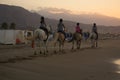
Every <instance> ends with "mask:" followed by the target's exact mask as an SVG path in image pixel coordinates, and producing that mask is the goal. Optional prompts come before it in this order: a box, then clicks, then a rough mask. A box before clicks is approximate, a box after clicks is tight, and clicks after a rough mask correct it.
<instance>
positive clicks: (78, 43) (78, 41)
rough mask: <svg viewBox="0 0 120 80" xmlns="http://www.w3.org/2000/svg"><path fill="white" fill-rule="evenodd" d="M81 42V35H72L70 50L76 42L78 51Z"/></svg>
mask: <svg viewBox="0 0 120 80" xmlns="http://www.w3.org/2000/svg"><path fill="white" fill-rule="evenodd" d="M81 40H82V35H81V34H80V33H77V32H75V33H73V39H72V49H74V44H75V42H76V47H77V49H80V45H81Z"/></svg>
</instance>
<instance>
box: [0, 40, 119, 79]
mask: <svg viewBox="0 0 120 80" xmlns="http://www.w3.org/2000/svg"><path fill="white" fill-rule="evenodd" d="M70 45H71V44H66V47H65V53H60V54H52V51H51V52H50V54H52V55H48V56H47V57H44V56H40V55H39V56H36V57H28V56H30V55H32V54H33V50H32V49H31V48H30V47H25V46H20V47H16V48H10V49H9V48H2V47H1V48H0V49H1V50H0V60H1V63H0V80H120V73H119V71H120V65H118V63H114V62H116V61H117V60H119V59H120V40H100V41H99V47H98V48H90V45H88V43H87V44H86V43H85V42H84V43H82V47H81V49H80V50H72V51H71V50H70ZM8 46H9V45H8ZM20 56H22V59H21V57H20ZM23 56H25V57H24V58H23ZM16 57H17V59H15V58H16ZM19 57H20V58H19ZM26 57H27V58H26ZM25 58H26V59H25ZM10 59H13V61H12V60H11V61H9V62H6V63H5V62H4V61H7V60H10ZM2 61H3V63H2Z"/></svg>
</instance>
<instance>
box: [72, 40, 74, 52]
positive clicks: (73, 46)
mask: <svg viewBox="0 0 120 80" xmlns="http://www.w3.org/2000/svg"><path fill="white" fill-rule="evenodd" d="M73 49H74V40H73V42H72V50H73Z"/></svg>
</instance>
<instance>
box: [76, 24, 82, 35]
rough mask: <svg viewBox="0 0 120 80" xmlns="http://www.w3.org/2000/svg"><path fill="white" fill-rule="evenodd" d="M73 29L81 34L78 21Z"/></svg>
mask: <svg viewBox="0 0 120 80" xmlns="http://www.w3.org/2000/svg"><path fill="white" fill-rule="evenodd" d="M75 30H76V33H80V34H81V35H82V29H81V28H80V23H77V24H76V27H75Z"/></svg>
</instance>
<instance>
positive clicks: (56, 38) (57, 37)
mask: <svg viewBox="0 0 120 80" xmlns="http://www.w3.org/2000/svg"><path fill="white" fill-rule="evenodd" d="M57 42H58V43H59V51H63V49H64V42H65V35H64V34H63V33H62V32H54V34H53V46H54V53H56V49H55V48H56V44H57Z"/></svg>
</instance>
